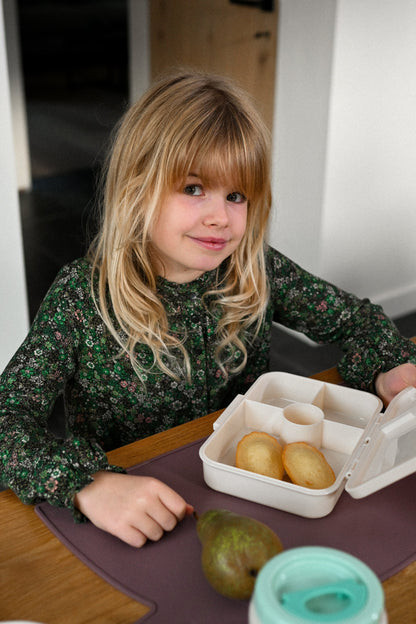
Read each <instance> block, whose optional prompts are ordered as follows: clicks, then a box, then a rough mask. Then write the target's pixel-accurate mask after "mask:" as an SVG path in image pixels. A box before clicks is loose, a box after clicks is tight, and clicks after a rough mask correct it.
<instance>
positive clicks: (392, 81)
mask: <svg viewBox="0 0 416 624" xmlns="http://www.w3.org/2000/svg"><path fill="white" fill-rule="evenodd" d="M278 59H279V62H278V68H277V87H276V89H277V90H276V103H277V106H276V118H275V136H274V160H275V170H274V182H273V185H274V194H275V198H276V209H275V210H276V216H275V219H274V222H273V226H272V230H271V242H272V243H273V244H275V245H276V246H277V247H279V248H280V249H282V251H284V252H285V253H287V254H288V255H290V256H291V257H292V258H294V259H295V260H297V261H298V262H300V263H301V264H303V266H305V267H306V268H308V269H310V270H312V271H314V272H317V273H319V274H320V275H322V276H323V277H326V278H327V279H330V280H331V281H334V282H336V283H337V284H339V285H340V286H342V287H344V288H346V289H348V290H351V291H353V292H356V293H357V294H359V295H362V296H363V295H366V296H370V297H371V298H372V299H373V300H374V301H376V302H380V303H382V304H383V305H384V307H385V309H386V311H387V312H388V313H389V314H390V315H392V316H399V315H401V314H404V313H407V312H409V311H414V310H416V272H415V265H416V262H415V244H414V238H415V231H416V210H415V207H416V114H415V111H416V69H415V68H416V2H415V0H395V1H394V2H391V0H313V1H311V0H281V2H280V35H279V50H278Z"/></svg>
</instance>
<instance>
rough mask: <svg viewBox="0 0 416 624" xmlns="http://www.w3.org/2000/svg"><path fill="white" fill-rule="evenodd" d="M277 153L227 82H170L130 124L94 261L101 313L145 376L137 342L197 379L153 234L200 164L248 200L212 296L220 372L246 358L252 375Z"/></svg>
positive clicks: (157, 361) (195, 77) (119, 141)
mask: <svg viewBox="0 0 416 624" xmlns="http://www.w3.org/2000/svg"><path fill="white" fill-rule="evenodd" d="M269 154H270V138H269V132H268V130H267V128H266V126H265V124H264V122H263V120H262V119H261V117H260V116H259V114H258V112H257V111H256V108H255V106H254V105H253V104H252V103H251V101H250V98H249V96H248V95H247V94H246V93H245V92H244V91H242V90H241V89H240V88H239V87H237V86H236V85H235V84H234V83H233V82H232V81H230V80H228V79H225V78H222V77H219V76H213V75H209V74H204V73H201V72H195V71H180V72H176V73H175V74H171V75H169V76H166V77H164V78H161V79H160V80H158V81H157V82H156V83H155V84H154V85H153V86H152V87H151V88H150V89H149V91H148V92H147V93H146V94H145V95H144V96H143V97H142V99H141V100H139V101H138V102H137V103H136V104H134V105H133V106H132V107H131V108H130V109H129V110H128V111H127V113H126V114H125V116H124V117H123V119H122V120H121V123H120V125H119V127H118V131H117V134H116V136H115V141H114V144H113V149H112V152H111V153H110V155H109V159H108V162H107V165H106V168H105V170H104V173H105V183H104V191H103V208H104V210H103V218H102V223H101V228H100V231H99V233H98V236H97V237H96V239H95V240H94V241H93V243H92V245H91V247H90V250H89V256H90V258H91V260H92V267H93V268H92V273H93V277H94V276H95V275H96V274H98V293H97V296H96V305H97V307H98V310H99V312H100V314H101V316H102V318H103V320H104V322H105V324H106V325H107V327H108V329H109V331H110V332H111V334H112V335H113V336H114V338H115V339H116V340H117V341H118V343H119V344H120V347H121V349H122V351H124V352H127V353H128V354H129V356H130V359H131V363H132V365H133V367H134V369H135V370H136V373H137V374H138V376H139V377H140V378H141V377H142V374H143V373H145V372H147V371H144V370H143V369H142V368H141V367H140V366H139V364H138V363H137V360H136V358H135V347H136V345H137V344H138V343H143V344H145V345H148V347H150V349H151V351H152V353H153V364H154V365H156V366H157V367H158V369H159V370H161V371H163V372H164V373H167V374H169V375H171V376H172V377H174V378H177V377H178V373H177V371H178V366H177V358H174V357H173V352H174V351H175V352H176V354H177V353H178V349H179V351H180V352H181V353H182V356H183V362H182V363H181V367H180V368H181V370H182V371H183V374H184V375H185V376H186V377H187V379H188V380H190V379H191V370H190V366H189V359H188V354H187V351H186V346H185V344H184V343H183V341H181V340H180V339H179V338H178V337H176V336H173V335H172V334H170V333H169V324H168V318H167V315H166V312H165V309H164V306H163V303H162V301H161V300H160V298H159V297H158V293H157V288H156V284H157V273H156V271H155V267H154V261H153V260H152V247H151V231H152V224H153V223H154V222H155V221H156V220H157V216H158V211H159V208H160V206H161V203H162V201H163V198H164V197H165V195H166V194H167V193H169V192H170V191H171V190H172V189H173V188H174V187H175V186H177V184H178V182H180V181H182V180H184V179H185V178H186V176H187V175H188V174H189V172H190V171H191V166H192V165H194V164H195V163H198V172H199V174H200V175H201V177H202V178H203V179H204V178H206V179H209V180H227V181H228V182H230V181H232V182H233V183H235V184H236V188H238V190H239V191H241V192H243V193H244V194H245V195H246V197H247V198H248V213H247V228H246V231H245V234H244V237H243V240H242V241H241V243H240V245H239V247H238V248H237V249H236V250H235V251H234V252H233V254H232V255H231V256H230V257H229V258H228V259H227V260H226V261H225V264H226V267H225V270H222V271H221V277H219V276H220V272H219V271H218V272H217V275H218V279H217V282H218V283H217V284H216V286H215V288H214V289H213V290H211V291H210V292H209V293H207V295H209V296H210V300H212V298H213V295H214V296H215V307H216V310H217V311H218V310H221V314H220V318H219V322H218V326H217V337H216V339H217V347H216V359H217V362H218V365H219V366H220V367H221V369H222V370H223V372H224V374H227V372H228V371H227V365H228V366H229V365H230V362H231V361H232V359H233V354H234V353H235V352H236V350H239V351H240V352H241V354H242V358H241V359H240V363H239V365H238V366H237V368H236V369H235V371H237V370H241V369H242V368H243V367H244V365H245V362H246V359H247V350H246V346H245V337H246V339H247V337H248V334H249V333H250V334H251V335H252V336H253V335H255V334H256V332H257V331H258V327H259V326H260V324H261V321H262V319H263V315H264V312H265V308H266V304H267V298H268V289H267V282H266V275H265V266H264V237H265V231H266V227H267V220H268V216H269V211H270V203H271V194H270V161H269V158H270V156H269ZM223 264H224V263H223ZM222 269H224V267H222ZM93 281H94V280H93ZM248 330H249V332H248ZM230 354H231V355H230ZM175 361H176V363H175V364H174V362H175ZM174 369H175V370H174ZM233 370H234V369H233ZM235 371H234V372H235Z"/></svg>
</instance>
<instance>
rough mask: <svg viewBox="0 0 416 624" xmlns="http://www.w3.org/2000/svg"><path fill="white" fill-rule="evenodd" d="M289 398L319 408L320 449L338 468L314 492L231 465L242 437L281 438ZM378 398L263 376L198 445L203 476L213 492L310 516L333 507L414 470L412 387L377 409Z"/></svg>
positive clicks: (286, 376)
mask: <svg viewBox="0 0 416 624" xmlns="http://www.w3.org/2000/svg"><path fill="white" fill-rule="evenodd" d="M292 403H303V404H305V403H306V404H311V405H315V406H318V407H319V408H320V409H321V410H322V411H323V413H324V419H323V421H322V443H321V447H320V451H321V452H322V453H323V454H324V455H325V457H326V459H327V461H328V463H329V464H330V465H331V467H332V469H333V470H334V472H335V475H336V480H335V482H334V483H333V484H332V485H331V486H330V487H328V488H325V489H319V490H314V489H310V488H306V487H301V486H299V485H295V484H293V483H290V482H287V481H283V480H278V479H274V478H271V477H266V476H263V475H259V474H256V473H254V472H249V471H247V470H241V469H239V468H236V467H235V453H236V448H237V443H238V442H239V440H240V439H241V438H242V437H243V436H244V435H246V434H247V433H250V432H251V431H265V432H266V433H269V434H271V435H273V436H275V437H276V438H277V440H278V441H281V440H280V432H281V426H282V420H283V409H284V407H285V406H286V405H289V404H292ZM381 410H382V403H381V401H380V399H379V398H378V397H376V396H375V395H373V394H370V393H368V392H363V391H361V390H354V389H352V388H347V387H345V386H338V385H335V384H330V383H326V382H322V381H318V380H316V379H310V378H307V377H300V376H298V375H292V374H290V373H280V372H272V373H266V374H264V375H262V376H260V377H259V378H258V379H257V380H256V381H255V383H254V384H253V385H252V386H251V388H250V389H249V390H248V391H247V392H246V394H245V395H238V396H237V397H236V398H235V399H234V401H233V402H232V403H231V404H230V405H229V406H228V407H227V408H226V409H225V410H224V412H223V413H222V414H221V416H220V417H219V418H218V419H217V420H216V421H215V423H214V426H213V427H214V432H213V433H212V434H211V435H210V436H209V438H208V439H207V440H206V441H205V442H204V444H203V445H202V446H201V448H200V450H199V454H200V457H201V459H202V462H203V471H204V479H205V482H206V483H207V485H209V486H210V487H211V488H213V489H214V490H218V491H220V492H224V493H226V494H231V495H232V496H238V497H240V498H244V499H247V500H250V501H254V502H256V503H261V504H263V505H267V506H269V507H274V508H276V509H281V510H283V511H287V512H291V513H294V514H298V515H300V516H305V517H308V518H321V517H323V516H326V515H328V514H329V513H330V512H331V511H332V510H333V508H334V506H335V504H336V502H337V500H338V498H339V497H340V496H341V493H342V491H343V490H344V488H345V490H346V491H347V492H348V493H349V494H350V495H351V496H353V497H354V498H361V497H364V496H367V495H369V494H372V493H373V492H375V491H377V490H379V489H381V488H383V487H385V486H387V485H389V484H391V483H394V482H395V481H398V480H399V479H401V478H403V477H405V476H407V475H409V474H411V473H413V472H415V471H416V388H412V387H409V388H406V389H405V390H403V391H402V392H401V393H400V394H399V395H397V396H396V397H395V398H394V399H393V401H392V402H391V403H390V405H389V407H388V408H387V409H386V411H385V412H382V411H381Z"/></svg>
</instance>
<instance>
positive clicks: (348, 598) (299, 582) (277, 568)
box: [252, 546, 384, 624]
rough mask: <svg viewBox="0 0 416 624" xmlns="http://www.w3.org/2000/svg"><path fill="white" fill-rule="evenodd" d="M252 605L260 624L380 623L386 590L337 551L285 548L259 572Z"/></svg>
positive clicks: (367, 571) (366, 569) (370, 573)
mask: <svg viewBox="0 0 416 624" xmlns="http://www.w3.org/2000/svg"><path fill="white" fill-rule="evenodd" d="M252 600H253V601H254V608H255V611H256V614H257V617H258V619H259V621H260V622H261V624H313V623H317V622H320V623H321V624H325V623H328V624H378V623H379V622H381V621H382V619H381V618H382V615H383V613H384V593H383V588H382V586H381V583H380V581H379V580H378V578H377V576H376V575H375V574H374V572H373V571H372V570H371V569H370V568H369V567H368V566H367V565H365V564H364V563H363V562H362V561H360V560H359V559H357V558H356V557H353V556H352V555H349V554H348V553H345V552H343V551H340V550H336V549H333V548H324V547H320V546H304V547H300V548H292V549H290V550H286V551H284V552H282V553H281V554H279V555H276V556H275V557H273V558H272V559H270V560H269V561H268V562H267V563H266V565H264V566H263V568H262V569H261V570H260V573H259V576H258V577H257V580H256V584H255V587H254V593H253V598H252Z"/></svg>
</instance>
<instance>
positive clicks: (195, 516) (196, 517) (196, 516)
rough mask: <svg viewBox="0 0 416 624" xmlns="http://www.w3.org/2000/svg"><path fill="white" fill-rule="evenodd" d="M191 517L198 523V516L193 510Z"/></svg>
mask: <svg viewBox="0 0 416 624" xmlns="http://www.w3.org/2000/svg"><path fill="white" fill-rule="evenodd" d="M192 515H193V517H194V518H195V520H196V521H197V522H198V520H199V516H198V514H197V513H196V511H195V510H194V512H193V514H192Z"/></svg>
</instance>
